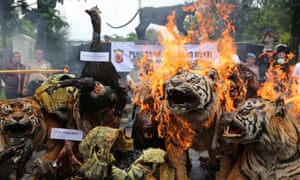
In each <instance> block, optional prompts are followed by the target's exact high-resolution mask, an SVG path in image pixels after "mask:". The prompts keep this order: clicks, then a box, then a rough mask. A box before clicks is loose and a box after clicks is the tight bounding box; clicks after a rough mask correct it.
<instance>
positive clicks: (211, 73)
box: [208, 68, 219, 82]
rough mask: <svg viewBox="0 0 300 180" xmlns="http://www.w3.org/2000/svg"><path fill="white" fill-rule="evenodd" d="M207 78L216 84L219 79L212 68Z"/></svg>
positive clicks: (216, 72)
mask: <svg viewBox="0 0 300 180" xmlns="http://www.w3.org/2000/svg"><path fill="white" fill-rule="evenodd" d="M208 77H209V78H211V79H212V80H213V81H214V82H216V81H217V80H218V79H219V73H218V71H217V70H216V69H215V68H213V69H211V70H210V71H209V72H208Z"/></svg>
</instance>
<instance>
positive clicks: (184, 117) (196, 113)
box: [162, 70, 236, 179]
mask: <svg viewBox="0 0 300 180" xmlns="http://www.w3.org/2000/svg"><path fill="white" fill-rule="evenodd" d="M219 85H220V81H219V80H218V74H217V72H216V71H215V70H212V71H210V72H208V73H207V74H205V75H200V74H197V73H193V72H188V71H179V72H178V73H177V74H176V75H174V76H173V77H172V78H171V79H170V80H169V81H167V82H165V86H164V92H165V100H166V106H167V109H168V110H169V112H170V114H169V117H168V118H165V119H169V120H168V121H165V123H166V125H165V126H166V130H164V132H165V133H166V147H167V152H168V156H169V159H170V162H171V164H172V165H173V167H174V168H175V169H176V178H177V179H188V176H187V170H186V167H185V165H186V162H187V159H186V157H185V156H183V155H182V153H183V152H184V150H186V149H187V148H193V149H195V150H197V151H208V153H209V158H208V159H207V160H206V161H205V162H204V167H212V166H215V164H216V162H217V161H216V160H217V156H219V155H220V154H221V152H222V153H224V154H225V156H227V155H228V153H227V152H233V153H234V152H235V148H236V147H235V146H231V145H229V147H227V145H226V144H225V143H222V142H221V140H220V138H219V137H220V124H219V120H220V116H221V114H222V113H223V112H224V106H225V105H224V100H222V94H219V93H221V92H222V91H219V90H218V88H219V87H218V86H219ZM162 121H163V120H162ZM232 148H233V149H232ZM231 157H233V159H231V158H228V160H229V161H235V159H234V158H235V156H231ZM225 173H226V170H225Z"/></svg>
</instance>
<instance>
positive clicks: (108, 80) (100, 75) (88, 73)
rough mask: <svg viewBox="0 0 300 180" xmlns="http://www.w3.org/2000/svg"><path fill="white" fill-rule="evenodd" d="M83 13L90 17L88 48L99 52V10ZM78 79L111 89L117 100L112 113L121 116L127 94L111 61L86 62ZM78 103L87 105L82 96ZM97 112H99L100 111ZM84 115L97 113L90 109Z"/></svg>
mask: <svg viewBox="0 0 300 180" xmlns="http://www.w3.org/2000/svg"><path fill="white" fill-rule="evenodd" d="M85 12H87V13H88V15H90V17H91V22H92V26H93V37H92V43H91V46H90V51H93V52H101V51H102V50H103V49H102V44H101V39H100V38H101V17H100V15H99V13H100V10H99V8H98V7H97V6H96V7H93V8H91V9H90V10H86V11H85ZM80 77H81V78H82V77H92V78H94V80H95V81H98V82H100V83H101V84H103V85H104V86H109V87H110V88H111V89H113V90H114V91H115V93H116V94H117V97H118V99H119V101H118V103H117V106H116V108H115V110H114V113H115V115H116V116H121V114H122V110H123V108H124V106H125V104H126V98H127V92H126V91H125V89H124V88H123V87H121V86H120V85H119V82H120V80H121V77H120V76H119V75H118V73H117V71H116V69H115V67H114V66H113V64H112V63H111V61H108V62H86V63H85V65H84V67H83V69H82V71H81V75H80ZM80 102H81V103H84V104H88V103H89V102H88V101H87V100H86V99H85V97H84V96H82V97H81V98H80ZM81 107H83V106H81ZM99 111H101V109H100V110H99ZM86 113H97V111H93V110H91V111H90V109H86ZM91 121H92V120H91Z"/></svg>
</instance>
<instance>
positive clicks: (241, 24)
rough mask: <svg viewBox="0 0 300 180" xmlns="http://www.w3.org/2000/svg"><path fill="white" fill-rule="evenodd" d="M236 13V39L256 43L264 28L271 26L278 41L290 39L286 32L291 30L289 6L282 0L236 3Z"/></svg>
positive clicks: (284, 41)
mask: <svg viewBox="0 0 300 180" xmlns="http://www.w3.org/2000/svg"><path fill="white" fill-rule="evenodd" d="M236 12H237V14H238V18H237V21H236V22H235V24H234V25H235V27H236V29H237V32H236V35H235V37H236V41H248V42H252V43H257V42H258V40H259V39H260V38H261V36H262V34H263V32H264V30H265V29H266V28H272V29H273V30H274V32H275V33H276V34H277V36H278V38H279V42H282V43H286V42H289V41H290V40H291V39H287V38H288V37H289V38H290V36H287V34H288V33H289V32H290V31H291V29H290V28H291V22H290V14H289V6H288V3H287V2H286V1H282V0H257V1H252V0H248V1H243V3H241V4H238V3H237V9H236Z"/></svg>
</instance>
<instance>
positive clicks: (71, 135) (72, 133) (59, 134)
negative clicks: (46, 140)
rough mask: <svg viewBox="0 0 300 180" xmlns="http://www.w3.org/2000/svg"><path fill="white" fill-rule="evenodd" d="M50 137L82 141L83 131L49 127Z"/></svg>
mask: <svg viewBox="0 0 300 180" xmlns="http://www.w3.org/2000/svg"><path fill="white" fill-rule="evenodd" d="M50 138H51V139H60V140H72V141H82V138H83V133H82V131H81V130H78V129H65V128H51V135H50Z"/></svg>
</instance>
